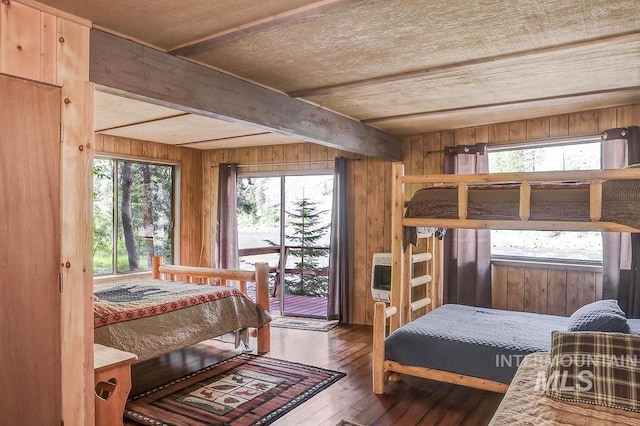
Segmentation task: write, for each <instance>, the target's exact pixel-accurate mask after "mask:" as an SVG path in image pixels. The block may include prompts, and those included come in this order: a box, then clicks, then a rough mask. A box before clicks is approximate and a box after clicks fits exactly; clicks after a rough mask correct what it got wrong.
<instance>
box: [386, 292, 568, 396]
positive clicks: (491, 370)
mask: <svg viewBox="0 0 640 426" xmlns="http://www.w3.org/2000/svg"><path fill="white" fill-rule="evenodd" d="M568 321H569V319H568V318H566V317H559V316H555V315H541V314H532V313H527V312H512V311H502V310H496V309H487V308H476V307H471V306H464V305H453V304H452V305H443V306H441V307H439V308H437V309H435V310H434V311H432V312H430V313H428V314H427V315H424V316H422V317H420V318H418V319H417V320H415V321H412V322H411V323H409V324H407V325H405V326H404V327H401V328H400V329H398V330H396V331H394V332H393V333H392V334H391V335H390V336H389V337H388V338H387V339H386V342H385V350H386V359H388V360H391V361H397V362H399V363H400V364H403V365H410V366H419V367H427V368H433V369H437V370H444V371H450V372H453V373H459V374H463V375H465V376H473V377H479V378H483V379H488V380H493V381H496V382H500V383H507V384H508V383H510V382H511V379H512V378H513V376H514V374H515V372H516V370H517V368H518V365H519V362H520V361H521V360H522V358H523V357H524V355H527V354H530V353H533V352H547V351H549V350H550V346H551V332H552V331H555V330H566V329H567V324H568Z"/></svg>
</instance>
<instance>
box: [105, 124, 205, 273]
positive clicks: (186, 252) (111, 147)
mask: <svg viewBox="0 0 640 426" xmlns="http://www.w3.org/2000/svg"><path fill="white" fill-rule="evenodd" d="M95 151H96V154H97V155H100V154H103V155H106V156H109V155H110V154H111V155H114V156H123V157H124V158H127V157H131V158H135V159H139V160H142V161H144V160H147V161H152V162H163V161H165V162H167V163H173V164H177V165H179V167H180V209H179V211H180V236H179V247H180V251H179V259H180V264H182V265H189V266H208V265H209V262H208V255H209V253H208V248H206V247H205V246H204V245H203V241H204V240H203V238H202V235H203V229H204V228H203V221H202V215H201V214H200V213H201V212H202V211H203V209H205V208H206V207H205V205H204V203H203V197H202V194H203V188H205V187H206V186H205V184H204V183H203V172H202V170H203V163H202V156H203V151H201V150H197V149H192V148H185V147H175V146H172V145H166V144H160V143H155V142H147V141H141V140H136V139H128V138H121V137H117V136H109V135H101V134H97V135H96V138H95Z"/></svg>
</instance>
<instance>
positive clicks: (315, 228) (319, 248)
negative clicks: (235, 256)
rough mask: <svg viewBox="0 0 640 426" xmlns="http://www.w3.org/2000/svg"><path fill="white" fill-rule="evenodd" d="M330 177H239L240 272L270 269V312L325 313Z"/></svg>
mask: <svg viewBox="0 0 640 426" xmlns="http://www.w3.org/2000/svg"><path fill="white" fill-rule="evenodd" d="M332 192H333V176H332V175H304V176H278V177H240V178H239V179H238V243H239V248H240V250H239V256H240V264H241V268H243V269H245V268H251V267H252V265H253V264H254V263H255V262H268V263H269V267H270V292H271V310H272V312H280V313H281V314H283V315H294V316H306V317H318V318H324V317H326V314H327V296H328V267H329V233H330V232H329V231H330V229H329V226H330V220H331V202H332Z"/></svg>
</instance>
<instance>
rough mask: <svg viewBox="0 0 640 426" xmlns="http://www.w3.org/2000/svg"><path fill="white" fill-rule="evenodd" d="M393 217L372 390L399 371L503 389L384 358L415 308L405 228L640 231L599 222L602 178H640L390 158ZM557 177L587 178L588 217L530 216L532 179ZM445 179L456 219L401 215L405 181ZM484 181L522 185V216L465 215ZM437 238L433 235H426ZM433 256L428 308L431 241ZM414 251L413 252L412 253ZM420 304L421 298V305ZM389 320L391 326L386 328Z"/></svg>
mask: <svg viewBox="0 0 640 426" xmlns="http://www.w3.org/2000/svg"><path fill="white" fill-rule="evenodd" d="M392 168H393V170H392V176H393V187H392V203H393V206H392V213H391V217H392V222H391V234H392V242H391V253H392V267H391V269H392V272H391V304H390V306H386V304H385V303H383V302H377V303H376V304H375V308H374V320H373V391H374V393H376V394H382V393H384V385H385V377H386V376H388V378H389V379H390V380H392V381H397V380H398V374H399V373H402V374H408V375H412V376H417V377H422V378H426V379H431V380H437V381H441V382H447V383H453V384H457V385H463V386H468V387H473V388H477V389H483V390H489V391H493V392H501V393H504V392H506V390H507V388H508V385H506V384H504V383H499V382H494V381H490V380H485V379H480V378H477V377H470V376H464V375H461V374H456V373H451V372H448V371H441V370H433V369H429V368H423V367H414V366H405V365H401V364H399V363H397V362H394V361H390V360H386V359H385V338H386V336H387V335H388V334H387V330H388V331H389V333H391V332H393V331H394V330H396V329H397V328H399V327H401V326H402V325H404V324H406V323H408V322H409V321H411V313H412V311H413V310H414V309H412V307H411V306H410V292H411V286H412V280H413V281H415V279H412V277H411V276H410V269H411V268H410V266H411V264H412V263H414V262H415V261H413V262H412V260H411V259H412V257H411V256H412V248H411V247H409V248H408V249H407V250H406V251H403V247H402V246H403V227H405V226H409V227H417V226H421V227H422V226H423V227H446V228H461V229H465V228H466V229H471V228H473V229H525V230H527V229H530V230H551V231H552V230H566V231H578V230H586V231H614V232H640V229H636V228H631V227H629V226H625V225H621V224H617V223H612V222H601V221H600V217H601V208H602V180H605V179H640V168H629V169H615V170H614V169H608V170H580V171H561V172H527V173H483V174H472V175H471V174H470V175H427V176H405V175H404V165H403V164H402V163H393V166H392ZM559 181H587V182H590V209H589V210H590V215H589V216H590V220H591V221H590V222H586V221H583V222H572V221H562V222H554V221H534V220H528V219H529V212H530V195H531V186H530V183H532V182H536V183H537V182H540V183H545V182H559ZM443 183H445V184H447V185H457V187H458V216H459V217H458V218H457V219H438V218H409V219H405V218H404V207H405V185H406V184H432V185H437V184H443ZM482 183H516V184H520V207H519V215H520V220H472V219H467V205H468V185H469V184H482ZM430 238H432V239H435V237H430ZM431 250H432V253H431V254H432V259H431V261H432V262H433V263H434V264H435V269H434V270H435V271H436V273H435V274H433V277H429V279H428V280H429V286H430V288H429V290H428V291H427V294H428V295H429V296H430V297H428V298H427V300H426V302H425V303H428V305H429V306H428V309H427V310H428V311H429V310H433V309H435V308H437V307H438V306H440V305H441V304H442V286H443V280H442V266H441V262H442V259H441V257H442V256H440V255H439V254H440V252H441V249H438V248H437V247H436V246H435V245H434V244H433V243H432V244H431ZM414 256H415V255H414ZM422 306H424V303H423V304H422ZM387 319H389V326H388V327H387Z"/></svg>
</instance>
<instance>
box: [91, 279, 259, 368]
mask: <svg viewBox="0 0 640 426" xmlns="http://www.w3.org/2000/svg"><path fill="white" fill-rule="evenodd" d="M201 269H204V268H201ZM270 320H271V317H270V316H269V314H268V312H266V311H265V309H263V308H262V307H261V306H260V305H258V304H256V303H254V302H253V301H252V300H251V299H250V298H249V297H248V296H246V295H245V294H244V293H242V292H241V291H240V290H239V289H236V288H234V287H231V286H225V285H209V284H194V283H187V282H177V281H170V280H164V279H150V280H138V281H131V282H127V283H121V284H104V285H97V286H95V287H94V342H95V343H99V344H102V345H105V346H109V347H113V348H117V349H121V350H124V351H127V352H132V353H134V354H136V355H138V360H139V361H142V360H145V359H149V358H153V357H155V356H158V355H161V354H163V353H167V352H170V351H173V350H176V349H179V348H183V347H186V346H189V345H193V344H195V343H198V342H201V341H203V340H206V339H209V338H212V337H217V336H222V335H224V334H226V333H231V332H236V331H241V330H246V329H248V328H250V327H251V328H258V329H259V330H264V329H268V323H269V321H270ZM267 338H268V336H267ZM259 346H260V342H259ZM267 347H268V342H267Z"/></svg>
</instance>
